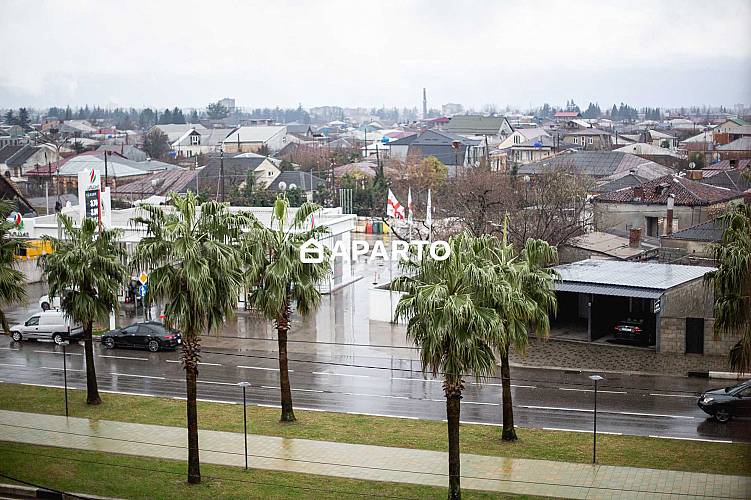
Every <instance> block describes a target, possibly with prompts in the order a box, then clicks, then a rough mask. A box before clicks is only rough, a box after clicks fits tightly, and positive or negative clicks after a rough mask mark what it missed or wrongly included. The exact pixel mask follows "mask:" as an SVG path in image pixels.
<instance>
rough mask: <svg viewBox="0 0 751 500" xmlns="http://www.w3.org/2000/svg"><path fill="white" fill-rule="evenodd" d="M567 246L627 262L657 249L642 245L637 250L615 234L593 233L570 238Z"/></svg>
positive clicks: (626, 239)
mask: <svg viewBox="0 0 751 500" xmlns="http://www.w3.org/2000/svg"><path fill="white" fill-rule="evenodd" d="M566 245H567V246H570V247H576V248H582V249H585V250H589V251H593V252H598V253H601V254H604V255H608V256H611V257H616V258H618V259H624V260H628V259H630V258H632V257H636V256H639V255H641V254H643V253H645V252H648V251H650V250H654V249H655V248H657V247H656V246H655V245H649V244H646V243H643V244H642V245H641V246H639V247H637V248H632V247H631V246H629V239H628V238H624V237H622V236H617V235H615V234H610V233H605V232H601V231H594V232H591V233H586V234H583V235H581V236H577V237H575V238H572V239H571V240H569V241H568V242H567V243H566Z"/></svg>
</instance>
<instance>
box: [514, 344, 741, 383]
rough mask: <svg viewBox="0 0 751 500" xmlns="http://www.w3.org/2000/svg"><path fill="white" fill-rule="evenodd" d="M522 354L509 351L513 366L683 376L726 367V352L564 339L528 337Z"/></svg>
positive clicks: (720, 369) (725, 368)
mask: <svg viewBox="0 0 751 500" xmlns="http://www.w3.org/2000/svg"><path fill="white" fill-rule="evenodd" d="M531 342H532V345H531V346H530V347H529V348H528V349H527V352H526V354H525V355H523V356H522V355H520V354H518V353H516V352H513V351H512V354H511V362H512V363H514V364H515V365H516V366H527V367H535V368H546V367H551V366H554V367H560V368H566V369H584V370H607V371H616V372H633V373H651V374H663V375H679V376H686V375H688V372H689V371H728V370H729V368H728V361H727V356H704V355H701V354H675V353H657V352H655V351H652V350H648V349H637V348H633V347H625V346H617V345H609V344H597V343H589V342H569V341H565V340H552V339H551V340H548V341H541V340H538V339H532V340H531Z"/></svg>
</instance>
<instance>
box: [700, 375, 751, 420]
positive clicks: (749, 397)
mask: <svg viewBox="0 0 751 500" xmlns="http://www.w3.org/2000/svg"><path fill="white" fill-rule="evenodd" d="M698 405H699V408H701V409H702V410H704V412H706V413H708V414H709V415H712V416H713V417H714V418H715V420H717V421H718V422H723V423H725V422H727V421H728V420H730V419H731V418H732V417H737V416H743V417H751V380H746V381H745V382H741V383H740V384H736V385H731V386H730V387H725V388H724V389H712V390H709V391H707V392H705V393H703V394H702V395H701V396H699V402H698Z"/></svg>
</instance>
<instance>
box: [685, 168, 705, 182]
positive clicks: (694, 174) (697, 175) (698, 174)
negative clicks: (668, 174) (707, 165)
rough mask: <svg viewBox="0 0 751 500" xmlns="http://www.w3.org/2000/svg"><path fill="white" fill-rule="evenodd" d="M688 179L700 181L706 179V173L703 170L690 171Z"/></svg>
mask: <svg viewBox="0 0 751 500" xmlns="http://www.w3.org/2000/svg"><path fill="white" fill-rule="evenodd" d="M688 178H689V179H691V180H692V181H700V180H702V179H703V178H704V171H703V170H698V169H695V170H689V171H688Z"/></svg>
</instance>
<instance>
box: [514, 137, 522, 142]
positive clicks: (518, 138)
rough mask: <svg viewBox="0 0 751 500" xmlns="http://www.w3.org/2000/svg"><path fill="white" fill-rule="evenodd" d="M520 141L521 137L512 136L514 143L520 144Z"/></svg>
mask: <svg viewBox="0 0 751 500" xmlns="http://www.w3.org/2000/svg"><path fill="white" fill-rule="evenodd" d="M521 142H522V138H521V137H519V136H518V135H515V136H514V144H520V143H521Z"/></svg>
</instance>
